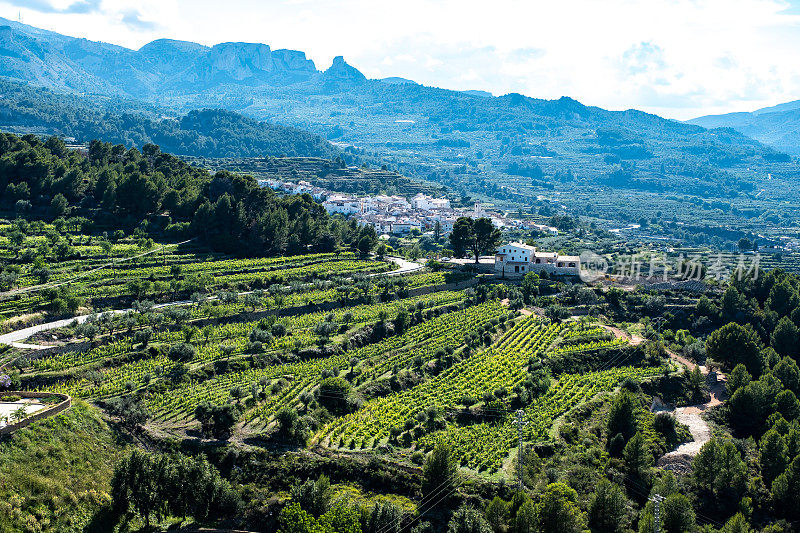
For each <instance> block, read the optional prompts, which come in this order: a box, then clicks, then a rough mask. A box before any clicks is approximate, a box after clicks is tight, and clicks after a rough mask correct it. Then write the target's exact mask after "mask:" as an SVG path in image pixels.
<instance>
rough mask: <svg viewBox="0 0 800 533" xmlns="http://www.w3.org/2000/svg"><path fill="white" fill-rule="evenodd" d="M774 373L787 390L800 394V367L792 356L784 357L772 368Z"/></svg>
mask: <svg viewBox="0 0 800 533" xmlns="http://www.w3.org/2000/svg"><path fill="white" fill-rule="evenodd" d="M772 375H773V376H775V377H776V378H778V379H779V380H780V381H781V383H782V384H783V386H784V387H786V389H787V390H790V391H792V392H794V393H795V395H797V394H800V369H799V368H798V367H797V362H796V361H795V360H794V359H792V358H791V357H784V358H783V359H781V360H780V361H779V362H778V364H776V365H775V366H774V367H773V368H772Z"/></svg>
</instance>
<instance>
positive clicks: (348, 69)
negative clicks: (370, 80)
mask: <svg viewBox="0 0 800 533" xmlns="http://www.w3.org/2000/svg"><path fill="white" fill-rule="evenodd" d="M322 79H323V81H325V82H350V83H363V82H365V81H367V77H366V76H364V75H363V74H362V73H361V72H360V71H359V70H358V69H357V68H355V67H352V66H350V65H348V64H347V63H346V62H345V60H344V58H343V57H342V56H336V57H335V58H333V64H332V65H331V66H330V68H329V69H328V70H326V71H325V72H324V73H323V74H322Z"/></svg>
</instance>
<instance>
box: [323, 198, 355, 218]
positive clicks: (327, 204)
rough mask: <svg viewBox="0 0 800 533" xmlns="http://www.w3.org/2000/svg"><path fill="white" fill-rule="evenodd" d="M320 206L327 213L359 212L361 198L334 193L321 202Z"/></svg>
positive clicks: (349, 213)
mask: <svg viewBox="0 0 800 533" xmlns="http://www.w3.org/2000/svg"><path fill="white" fill-rule="evenodd" d="M322 206H323V207H324V208H325V211H327V212H328V213H342V214H343V215H352V214H355V213H360V212H361V200H359V199H358V198H351V197H349V196H338V195H334V196H331V197H329V198H328V199H327V200H325V201H324V202H322Z"/></svg>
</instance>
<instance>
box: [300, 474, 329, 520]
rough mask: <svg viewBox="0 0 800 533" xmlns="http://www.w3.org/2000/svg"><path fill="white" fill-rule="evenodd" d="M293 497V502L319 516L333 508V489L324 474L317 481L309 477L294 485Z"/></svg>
mask: <svg viewBox="0 0 800 533" xmlns="http://www.w3.org/2000/svg"><path fill="white" fill-rule="evenodd" d="M291 497H292V501H293V502H297V503H298V504H300V507H302V508H303V509H304V510H306V511H308V512H309V513H311V515H312V516H315V517H317V518H318V517H320V516H322V515H323V514H325V513H326V512H327V511H328V510H329V509H330V508H331V501H332V500H333V489H332V488H331V482H330V480H329V479H328V477H327V476H324V475H322V476H320V477H319V478H318V479H317V480H316V481H314V480H311V479H307V480H306V481H305V482H304V483H301V484H300V485H295V486H294V487H292V491H291Z"/></svg>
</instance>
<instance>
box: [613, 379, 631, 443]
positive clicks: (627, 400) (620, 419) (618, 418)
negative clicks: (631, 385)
mask: <svg viewBox="0 0 800 533" xmlns="http://www.w3.org/2000/svg"><path fill="white" fill-rule="evenodd" d="M637 403H638V398H637V397H636V395H635V394H634V393H632V392H630V391H627V390H623V391H621V392H620V393H619V394H617V395H616V397H615V398H614V401H613V402H612V404H611V410H610V411H609V414H608V424H607V428H608V435H609V437H610V438H613V437H614V436H615V435H617V433H621V434H622V436H623V437H624V438H625V440H626V441H627V440H628V439H630V438H631V437H632V436H633V435H634V434H635V433H636V426H637V422H636V407H637Z"/></svg>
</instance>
